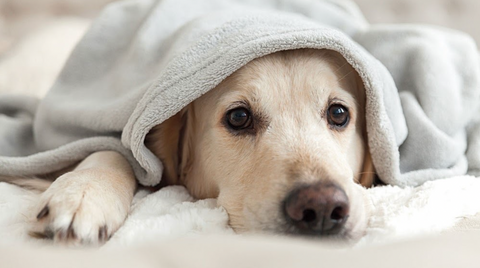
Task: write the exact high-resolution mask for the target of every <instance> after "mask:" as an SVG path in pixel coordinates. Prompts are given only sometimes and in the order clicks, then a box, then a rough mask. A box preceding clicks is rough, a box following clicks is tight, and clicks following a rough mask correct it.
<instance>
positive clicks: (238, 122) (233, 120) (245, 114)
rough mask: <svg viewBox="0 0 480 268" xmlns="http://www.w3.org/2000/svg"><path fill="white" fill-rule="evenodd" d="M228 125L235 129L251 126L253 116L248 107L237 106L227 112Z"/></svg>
mask: <svg viewBox="0 0 480 268" xmlns="http://www.w3.org/2000/svg"><path fill="white" fill-rule="evenodd" d="M227 122H228V126H229V127H230V128H232V129H234V130H241V129H246V128H251V126H252V116H251V113H250V111H249V110H248V109H246V108H243V107H242V108H235V109H232V110H230V111H228V112H227Z"/></svg>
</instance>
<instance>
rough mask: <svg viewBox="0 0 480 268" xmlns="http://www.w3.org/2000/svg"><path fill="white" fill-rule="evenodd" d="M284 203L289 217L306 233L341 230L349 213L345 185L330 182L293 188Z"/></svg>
mask: <svg viewBox="0 0 480 268" xmlns="http://www.w3.org/2000/svg"><path fill="white" fill-rule="evenodd" d="M284 205H285V207H284V209H285V214H286V217H287V220H288V221H289V222H290V223H291V224H293V225H294V226H295V227H297V228H298V229H299V231H300V232H301V233H306V234H320V235H332V234H338V233H339V232H340V231H341V230H342V227H343V226H344V225H345V222H346V221H347V218H348V213H349V204H348V197H347V195H346V194H345V192H344V191H343V189H342V188H340V187H339V186H338V185H335V184H333V183H328V182H327V183H316V184H312V185H306V186H302V187H299V188H296V189H294V190H293V191H292V192H290V194H289V195H288V196H287V198H286V199H285V203H284Z"/></svg>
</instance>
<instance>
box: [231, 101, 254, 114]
mask: <svg viewBox="0 0 480 268" xmlns="http://www.w3.org/2000/svg"><path fill="white" fill-rule="evenodd" d="M238 108H245V109H248V110H251V109H250V104H249V103H248V102H247V101H244V100H242V101H235V102H232V103H230V105H228V106H227V109H226V110H227V111H230V110H233V109H238Z"/></svg>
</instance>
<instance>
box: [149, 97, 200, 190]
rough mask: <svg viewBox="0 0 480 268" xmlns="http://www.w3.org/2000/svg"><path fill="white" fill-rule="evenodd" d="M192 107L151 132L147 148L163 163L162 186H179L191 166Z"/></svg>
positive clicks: (188, 107)
mask: <svg viewBox="0 0 480 268" xmlns="http://www.w3.org/2000/svg"><path fill="white" fill-rule="evenodd" d="M191 110H192V109H190V105H189V106H187V107H186V108H184V109H183V110H182V111H180V112H179V113H177V114H176V115H174V116H172V117H170V118H169V119H167V120H166V121H165V122H163V123H161V124H160V125H157V126H155V127H154V128H152V130H150V132H149V133H148V134H147V136H146V138H145V146H146V147H147V148H148V149H150V151H152V153H153V154H154V155H155V156H157V157H158V159H160V161H162V163H163V166H164V171H163V174H162V181H161V185H173V184H179V183H180V182H181V181H182V180H183V177H184V176H185V174H186V173H187V171H188V169H189V167H190V166H191V155H192V154H191V150H192V147H191V144H192V143H191V139H192V138H191V137H192V135H191V133H192V128H193V125H192V124H191V122H192V119H191V118H190V117H191V116H193V114H192V112H191Z"/></svg>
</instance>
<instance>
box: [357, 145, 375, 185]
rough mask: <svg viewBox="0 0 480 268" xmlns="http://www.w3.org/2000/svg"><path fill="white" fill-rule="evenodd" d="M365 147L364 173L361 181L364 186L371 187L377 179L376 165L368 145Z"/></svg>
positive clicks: (361, 175)
mask: <svg viewBox="0 0 480 268" xmlns="http://www.w3.org/2000/svg"><path fill="white" fill-rule="evenodd" d="M366 147H367V148H365V157H364V159H363V168H362V173H361V174H360V180H359V183H360V184H361V185H362V186H364V187H367V188H368V187H371V186H372V185H373V183H374V181H375V167H374V166H373V161H372V155H371V154H370V150H369V149H368V146H366Z"/></svg>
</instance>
